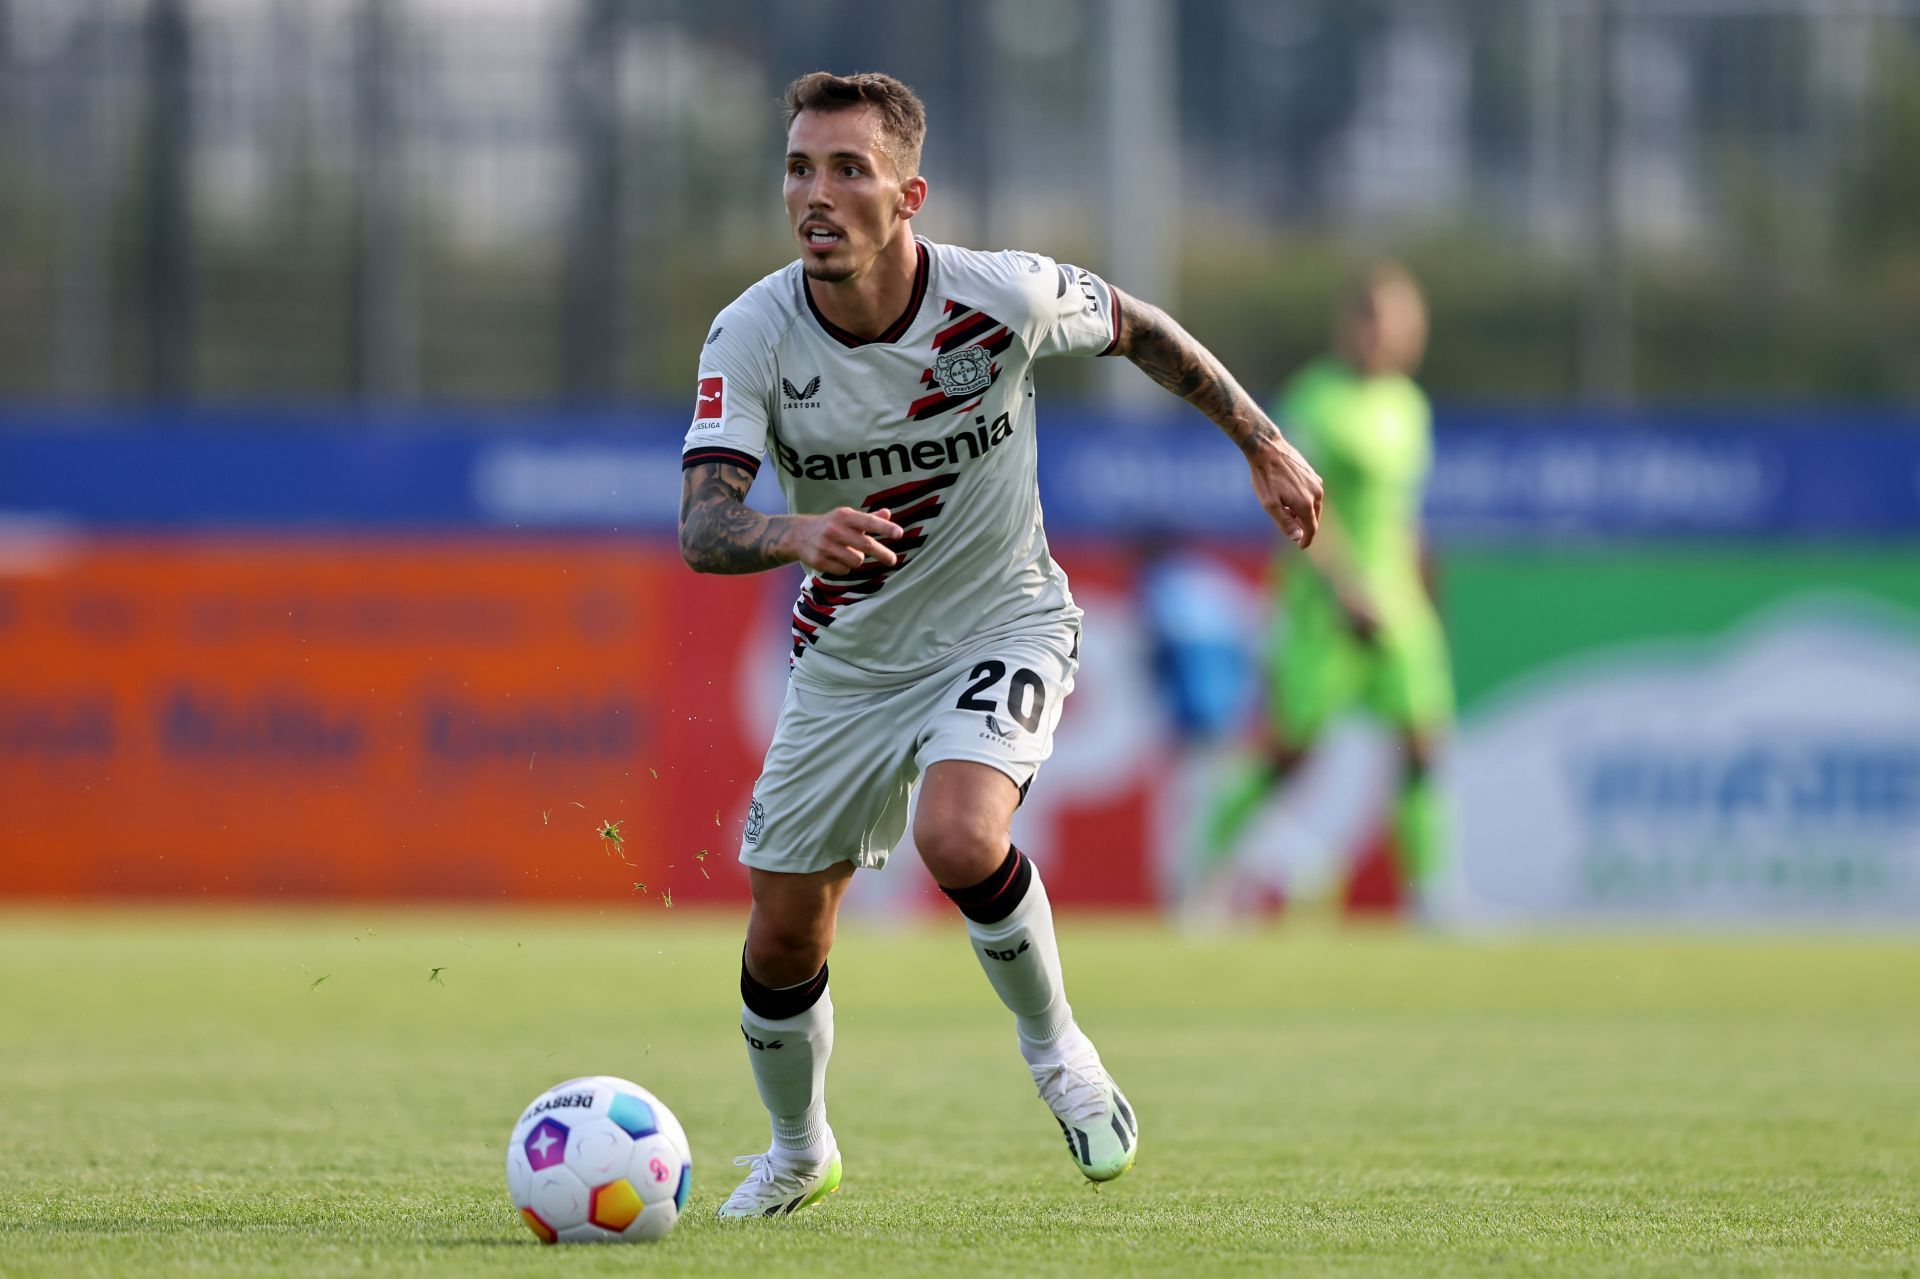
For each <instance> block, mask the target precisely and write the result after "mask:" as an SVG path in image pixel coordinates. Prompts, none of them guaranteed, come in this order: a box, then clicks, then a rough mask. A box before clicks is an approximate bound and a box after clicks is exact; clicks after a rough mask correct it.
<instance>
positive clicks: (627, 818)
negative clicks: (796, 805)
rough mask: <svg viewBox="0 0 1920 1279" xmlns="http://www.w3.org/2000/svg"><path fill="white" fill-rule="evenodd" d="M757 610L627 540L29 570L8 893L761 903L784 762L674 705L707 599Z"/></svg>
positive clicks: (167, 548)
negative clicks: (755, 833)
mask: <svg viewBox="0 0 1920 1279" xmlns="http://www.w3.org/2000/svg"><path fill="white" fill-rule="evenodd" d="M737 594H738V593H737V592H736V593H735V595H736V596H737ZM709 595H712V596H713V598H712V599H710V600H709V599H706V598H705V597H706V596H709ZM728 606H729V596H728V594H727V593H725V592H720V593H718V594H715V593H713V592H711V591H710V589H709V588H708V587H707V586H706V584H705V583H703V582H702V581H701V579H699V578H696V577H695V576H694V575H693V574H690V573H688V572H687V571H686V569H685V568H684V566H682V565H681V564H680V563H679V557H678V556H677V555H675V554H673V553H672V552H671V551H669V550H665V549H664V548H659V547H655V546H652V545H650V544H649V545H645V546H636V545H633V544H630V543H619V542H605V541H599V542H589V543H581V542H576V541H559V540H542V539H527V540H512V541H503V540H489V539H432V538H417V539H412V540H408V541H393V540H380V541H374V540H354V539H340V538H327V539H314V540H306V539H284V538H281V539H273V540H268V541H241V540H238V539H232V538H228V539H222V540H217V541H200V540H194V539H184V538H168V539H144V540H134V539H124V540H121V539H114V540H104V541H89V542H86V543H82V544H81V545H80V546H78V547H77V548H72V549H69V550H66V551H61V552H57V553H52V554H49V555H47V556H43V557H40V558H39V559H38V560H35V561H32V562H23V563H9V564H6V565H3V566H0V895H14V896H41V897H46V896H54V897H81V896H123V895H124V896H151V895H168V896H172V895H184V896H193V897H215V898H229V897H233V898H241V897H243V898H252V899H260V898H275V897H403V898H421V897H425V898H453V899H467V900H486V899H490V898H500V897H511V898H599V897H605V896H607V895H610V894H613V893H633V892H636V891H639V890H637V889H636V888H635V887H634V885H636V884H639V883H646V884H648V886H649V887H648V890H647V891H648V892H649V893H650V894H657V893H660V892H667V891H672V892H674V893H675V895H676V896H678V897H682V898H684V899H688V900H698V899H700V898H703V897H711V896H714V895H716V894H727V893H735V892H737V891H738V888H739V883H738V880H739V872H738V871H737V869H736V868H735V866H734V864H733V858H732V852H733V850H734V848H735V847H736V846H737V840H738V824H737V818H735V817H734V813H735V810H736V809H737V808H738V807H739V806H740V803H741V801H740V795H741V794H742V793H743V791H744V789H745V787H746V786H748V785H750V784H751V781H752V777H753V772H754V768H755V765H756V764H757V757H756V755H755V754H754V753H753V750H752V748H751V747H750V746H749V745H748V744H747V743H744V742H741V741H739V740H738V739H737V736H736V735H735V734H734V733H733V732H732V731H731V729H730V727H729V726H728V725H726V724H715V725H705V724H702V723H700V722H698V711H697V709H696V710H695V711H693V712H691V713H689V712H687V711H686V710H684V709H681V708H678V707H674V706H670V703H671V702H672V701H673V700H674V690H676V689H677V688H679V687H680V684H679V682H678V681H677V680H676V678H675V669H676V661H677V659H679V658H681V657H682V656H683V655H684V654H685V652H686V644H685V642H684V638H683V637H682V636H681V634H680V631H679V621H680V619H682V618H684V617H685V616H687V615H688V613H689V611H694V612H697V611H699V610H701V609H702V608H708V609H716V608H717V609H720V610H724V609H726V608H727V607H728ZM733 607H735V608H736V609H742V610H744V608H745V607H746V601H745V600H741V601H740V602H739V603H736V604H734V605H733ZM731 629H732V630H733V631H735V632H738V631H739V630H740V629H742V628H741V627H737V626H736V627H733V628H731ZM724 632H725V628H724V627H723V630H722V633H724ZM775 638H776V639H777V638H778V637H775ZM669 796H672V797H673V802H671V803H669V802H667V799H668V797H669ZM722 808H724V809H725V810H726V812H725V813H724V814H723V813H722V812H721V809H722ZM696 812H697V813H700V814H702V816H704V819H705V820H704V823H702V822H701V821H699V820H698V819H697V818H695V817H694V816H693V814H694V813H696ZM606 821H618V822H620V823H621V826H620V827H619V830H620V833H621V835H622V840H621V842H619V843H615V842H614V841H612V840H611V839H604V838H602V837H601V836H599V835H598V834H597V833H596V831H597V828H598V827H599V825H600V824H601V823H602V822H606ZM729 822H731V823H732V827H733V828H732V829H731V830H728V829H725V828H724V827H725V826H726V825H727V824H728V823H729ZM692 841H699V842H698V844H697V845H696V844H694V843H693V842H692ZM683 844H685V845H687V847H682V845H683ZM696 855H697V857H696ZM670 862H675V863H677V864H675V865H674V866H673V869H672V872H671V873H670V872H669V863H670Z"/></svg>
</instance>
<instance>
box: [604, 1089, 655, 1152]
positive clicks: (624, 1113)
mask: <svg viewBox="0 0 1920 1279" xmlns="http://www.w3.org/2000/svg"><path fill="white" fill-rule="evenodd" d="M607 1118H609V1119H611V1120H612V1121H613V1122H614V1123H616V1124H618V1125H620V1127H621V1128H622V1129H624V1130H625V1132H626V1134H627V1136H629V1137H632V1138H635V1139H636V1140H637V1139H639V1138H641V1137H650V1136H652V1135H653V1134H654V1133H656V1132H658V1131H659V1128H658V1126H657V1125H656V1124H655V1122H654V1117H653V1107H652V1106H649V1105H648V1104H647V1103H646V1102H644V1101H641V1100H640V1099H639V1098H638V1097H636V1096H634V1095H633V1094H632V1093H630V1092H616V1093H615V1094H614V1097H613V1105H611V1106H610V1107H608V1108H607Z"/></svg>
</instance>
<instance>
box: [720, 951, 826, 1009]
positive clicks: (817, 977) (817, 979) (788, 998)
mask: <svg viewBox="0 0 1920 1279" xmlns="http://www.w3.org/2000/svg"><path fill="white" fill-rule="evenodd" d="M826 993H827V966H826V965H825V964H822V965H820V971H819V972H817V973H815V974H814V975H813V976H811V977H809V978H807V979H806V980H805V981H803V982H801V983H800V984H799V985H798V986H787V987H783V988H779V989H776V988H774V987H772V986H762V985H761V984H760V983H759V982H757V981H755V980H754V979H753V974H752V973H750V972H748V971H747V960H746V956H744V955H742V956H741V957H740V1001H741V1002H742V1003H744V1004H745V1005H746V1006H747V1011H748V1012H750V1013H752V1014H753V1015H754V1016H755V1017H759V1018H761V1019H762V1020H764V1021H785V1020H786V1019H787V1018H789V1017H798V1016H799V1015H800V1014H801V1013H803V1012H805V1011H807V1009H809V1008H811V1007H813V1006H814V1005H815V1004H817V1003H819V1002H820V996H822V995H824V994H826Z"/></svg>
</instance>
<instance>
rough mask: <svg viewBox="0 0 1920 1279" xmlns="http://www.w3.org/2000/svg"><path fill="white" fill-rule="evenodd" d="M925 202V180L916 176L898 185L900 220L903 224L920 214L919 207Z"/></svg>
mask: <svg viewBox="0 0 1920 1279" xmlns="http://www.w3.org/2000/svg"><path fill="white" fill-rule="evenodd" d="M926 202H927V180H926V179H925V178H923V177H921V176H919V175H918V174H915V175H914V176H913V177H910V178H908V179H907V180H906V181H905V182H903V183H901V184H900V204H899V210H900V220H901V221H902V222H905V221H906V220H907V219H908V218H910V217H912V216H913V215H914V214H916V213H918V212H920V206H921V205H923V204H925V203H926Z"/></svg>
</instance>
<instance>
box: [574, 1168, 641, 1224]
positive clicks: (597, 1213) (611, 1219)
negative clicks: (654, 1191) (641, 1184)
mask: <svg viewBox="0 0 1920 1279" xmlns="http://www.w3.org/2000/svg"><path fill="white" fill-rule="evenodd" d="M643 1206H644V1205H643V1204H641V1202H640V1192H639V1191H637V1190H635V1189H634V1188H633V1183H632V1182H630V1181H628V1180H627V1179H626V1178H624V1177H622V1178H621V1179H620V1180H618V1181H610V1182H608V1183H607V1184H606V1185H604V1186H595V1187H594V1188H593V1203H592V1206H591V1207H590V1208H589V1209H588V1211H587V1220H588V1221H591V1222H592V1223H593V1224H594V1225H596V1226H599V1227H601V1228H603V1229H606V1230H615V1231H619V1230H625V1229H626V1228H627V1227H628V1226H631V1225H632V1224H633V1219H634V1218H635V1217H638V1216H639V1215H640V1209H641V1208H642V1207H643Z"/></svg>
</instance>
